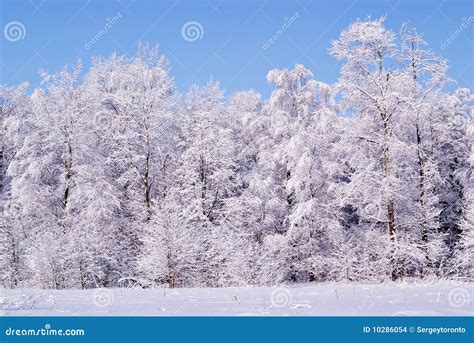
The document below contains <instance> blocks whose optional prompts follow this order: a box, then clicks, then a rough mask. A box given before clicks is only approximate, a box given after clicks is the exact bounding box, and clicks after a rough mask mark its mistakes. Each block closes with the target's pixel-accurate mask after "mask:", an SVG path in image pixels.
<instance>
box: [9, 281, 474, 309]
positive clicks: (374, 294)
mask: <svg viewBox="0 0 474 343" xmlns="http://www.w3.org/2000/svg"><path fill="white" fill-rule="evenodd" d="M472 299H474V291H473V287H472V284H469V283H454V282H443V283H424V284H413V283H384V284H360V283H357V284H356V283H353V284H342V283H322V284H316V283H314V284H305V285H298V286H280V287H259V288H186V289H185V288H182V289H130V288H126V289H118V288H116V289H88V290H39V289H16V290H0V313H1V314H2V315H7V316H8V315H11V316H79V315H80V316H184V315H187V316H470V315H472V314H473V313H474V311H473V302H472Z"/></svg>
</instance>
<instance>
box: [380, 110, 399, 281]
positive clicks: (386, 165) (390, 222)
mask: <svg viewBox="0 0 474 343" xmlns="http://www.w3.org/2000/svg"><path fill="white" fill-rule="evenodd" d="M382 119H383V132H384V138H385V143H384V145H385V146H384V149H383V169H384V176H385V177H386V178H388V177H389V176H390V155H389V151H388V140H389V130H388V122H387V116H386V115H385V114H382ZM387 227H388V235H389V237H390V243H391V244H392V248H391V256H390V264H391V268H392V272H391V278H392V280H396V279H398V277H399V273H398V271H397V269H396V263H397V262H396V260H395V257H394V256H393V255H394V251H393V245H394V243H395V209H394V203H393V198H392V195H391V194H389V195H388V196H387Z"/></svg>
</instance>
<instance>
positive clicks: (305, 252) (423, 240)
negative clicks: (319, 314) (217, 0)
mask: <svg viewBox="0 0 474 343" xmlns="http://www.w3.org/2000/svg"><path fill="white" fill-rule="evenodd" d="M425 45H426V44H425V42H424V41H423V38H422V36H421V35H420V34H419V33H417V32H416V30H414V29H409V28H407V27H403V28H402V30H401V32H400V33H399V34H395V33H394V32H392V31H390V30H388V29H386V28H385V27H384V20H383V19H378V20H367V21H356V22H354V23H353V24H352V25H350V27H348V28H347V29H346V30H344V31H343V32H342V33H341V34H340V36H339V38H337V39H336V40H334V41H333V42H332V47H331V49H330V53H331V54H332V55H333V56H335V58H337V59H338V60H340V61H342V68H341V74H340V78H339V81H338V82H337V83H336V84H335V85H328V84H325V83H323V82H319V81H316V80H315V79H314V78H313V75H312V73H311V72H310V71H309V70H308V69H306V68H305V67H304V66H302V65H296V66H295V67H294V69H291V70H287V69H284V70H272V71H270V72H269V73H268V75H267V79H268V81H269V82H270V83H271V84H273V85H274V86H275V90H274V91H273V93H272V95H271V97H270V99H269V100H268V101H264V100H262V98H261V96H260V94H258V93H256V92H255V91H242V92H238V93H236V94H234V95H232V96H231V97H225V96H224V93H223V91H222V90H221V89H220V88H219V84H218V83H217V82H216V81H213V80H211V81H210V82H209V83H208V84H207V85H205V86H202V87H200V86H192V87H191V88H190V89H189V91H188V92H187V93H186V94H179V93H178V92H177V91H176V89H175V88H174V85H173V80H172V78H171V76H170V74H169V66H168V63H167V61H166V59H165V58H164V57H163V56H161V55H160V54H159V51H158V49H157V48H153V47H148V46H146V45H144V46H141V47H140V48H139V49H138V52H137V54H136V55H135V56H133V57H127V56H119V55H112V56H110V57H109V58H105V59H104V58H101V59H96V60H94V61H93V63H92V66H91V68H90V69H89V70H88V71H87V72H85V73H84V72H83V71H82V68H81V65H80V63H78V64H76V65H75V66H73V67H72V68H69V69H68V68H64V69H63V70H61V71H60V72H58V73H55V74H50V73H47V72H41V76H42V78H43V82H42V85H41V87H39V88H37V89H34V90H33V91H31V92H30V91H28V85H27V84H21V85H19V86H14V87H11V86H6V85H4V86H1V88H0V120H1V136H0V144H1V146H0V167H1V168H0V170H1V173H0V207H1V214H2V215H1V217H0V270H2V273H0V284H1V285H2V286H3V287H7V288H15V287H41V288H55V289H62V288H90V287H116V286H133V285H140V286H143V287H149V286H167V287H224V286H231V285H263V284H276V283H281V282H308V281H330V280H336V281H339V280H348V281H363V280H368V281H383V280H398V279H403V278H406V277H415V278H462V279H471V278H472V263H471V262H472V261H471V257H470V256H471V255H470V254H471V252H472V248H473V227H474V208H473V204H474V189H473V188H474V187H473V176H472V175H471V172H472V166H473V164H474V153H473V151H474V150H473V136H474V128H473V124H472V121H470V119H471V111H472V100H473V96H472V95H471V92H470V90H469V89H457V90H455V91H453V92H446V91H444V85H445V84H446V83H447V82H450V81H451V80H449V78H448V77H447V75H446V70H447V63H446V61H445V60H444V59H443V58H441V57H439V56H437V55H435V54H434V53H433V52H432V51H431V50H429V49H428V48H427V47H426V46H425Z"/></svg>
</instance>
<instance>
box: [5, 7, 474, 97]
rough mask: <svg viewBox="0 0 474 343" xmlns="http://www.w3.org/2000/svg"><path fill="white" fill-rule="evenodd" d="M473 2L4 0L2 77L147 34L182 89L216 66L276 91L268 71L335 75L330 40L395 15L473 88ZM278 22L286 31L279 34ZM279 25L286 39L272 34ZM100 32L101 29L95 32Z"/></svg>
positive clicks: (54, 66) (241, 82)
mask: <svg viewBox="0 0 474 343" xmlns="http://www.w3.org/2000/svg"><path fill="white" fill-rule="evenodd" d="M473 4H474V2H472V1H470V0H452V1H445V0H433V1H428V0H418V1H413V0H412V1H409V0H387V1H384V0H380V1H376V0H332V1H315V0H313V1H309V0H294V1H289V0H288V1H282V0H280V1H265V0H258V1H257V0H255V1H251V0H241V1H237V0H231V1H215V0H214V1H212V0H209V1H207V0H194V1H191V0H175V1H151V0H97V1H90V0H69V1H66V0H64V1H59V0H16V1H15V0H0V13H1V14H0V20H1V28H2V31H3V35H2V37H1V43H0V48H1V50H0V51H1V52H0V66H1V74H0V83H6V84H16V83H19V82H21V81H29V82H30V83H31V84H32V85H37V84H38V81H39V76H38V69H39V68H43V69H47V70H48V71H56V70H58V69H60V68H61V67H62V66H63V65H64V64H65V63H69V64H71V63H74V62H75V61H76V60H77V59H78V58H81V60H82V61H83V63H84V65H85V67H87V66H88V65H89V63H90V60H91V58H92V57H93V56H107V55H109V54H110V53H112V52H117V53H120V54H129V55H132V54H133V53H134V52H135V50H136V47H137V44H138V42H140V41H141V42H150V43H152V44H154V43H155V42H158V43H159V44H160V46H161V51H162V53H164V54H165V55H166V56H167V57H168V59H169V60H170V63H171V66H172V75H173V76H174V78H175V84H176V86H177V88H178V90H180V91H183V90H186V89H187V88H188V87H189V86H190V85H191V84H192V83H205V82H206V81H207V80H208V79H209V77H210V76H213V77H214V78H215V79H217V80H219V81H220V82H221V85H222V87H223V88H224V89H225V90H226V91H227V93H232V92H234V91H236V90H240V89H250V88H253V89H255V90H257V91H260V92H262V93H263V94H264V96H265V97H267V96H268V95H269V94H270V92H271V90H272V88H271V86H270V85H268V84H267V82H266V79H265V75H266V73H267V72H268V70H270V69H273V68H291V67H292V66H294V65H295V64H296V63H302V64H304V65H305V66H306V67H308V68H309V69H311V70H312V71H313V73H314V76H315V78H316V79H318V80H321V81H324V82H328V83H333V82H335V81H336V80H337V78H338V74H339V67H340V64H339V63H338V62H337V61H336V60H335V59H334V58H333V57H331V56H330V55H329V54H328V52H327V49H328V48H329V47H330V42H331V40H332V39H335V38H336V37H337V36H338V34H339V33H340V31H341V30H342V29H344V28H345V27H347V26H348V25H349V24H350V23H351V22H353V21H354V20H356V19H357V18H361V19H364V18H366V17H368V16H371V17H372V18H377V17H380V16H383V15H387V21H386V25H387V27H389V28H391V29H393V30H395V31H398V30H399V28H400V26H401V25H402V23H403V22H409V23H410V25H411V26H414V27H416V28H417V29H418V31H420V32H423V33H424V35H425V39H426V40H427V41H428V43H429V45H430V47H431V48H432V49H433V50H435V51H437V52H438V53H440V54H441V55H443V56H444V57H446V58H447V59H448V60H449V65H450V70H449V74H450V76H451V77H452V78H454V79H455V80H457V85H456V86H460V87H468V88H471V89H472V88H473V87H472V86H473V27H474V17H473V16H474V11H473V7H474V5H473ZM11 22H18V23H20V24H21V25H22V26H23V27H21V26H20V27H19V29H20V31H21V34H20V36H15V35H14V34H15V32H14V30H13V29H14V28H12V27H11V26H14V24H15V25H19V24H18V23H14V24H11ZM189 22H196V23H197V24H196V23H192V24H194V25H197V26H195V27H196V28H197V30H198V31H199V32H198V33H199V34H198V36H197V37H194V36H186V35H184V36H183V33H182V29H183V26H184V25H185V24H186V23H189ZM107 23H109V25H108V26H109V27H108V28H107V29H106V30H104V29H105V28H106V25H107ZM285 23H286V26H285ZM9 24H10V26H8V25H9ZM192 24H191V25H192ZM7 26H8V27H7ZM201 28H202V30H201ZM7 29H10V30H13V31H8V32H7ZM279 29H280V30H283V31H284V32H283V33H282V34H280V35H278V34H277V31H278V30H279ZM101 30H103V31H102V34H101V33H100V31H101ZM189 32H191V33H192V29H191V31H189ZM17 33H18V31H17ZM275 34H277V39H276V40H275V41H274V42H271V43H270V42H269V40H270V39H271V38H272V36H274V35H275ZM96 35H98V37H99V39H98V40H97V41H96V42H92V39H93V38H94V37H95V36H96ZM450 37H451V39H450ZM7 38H8V39H7ZM19 38H21V39H19ZM185 38H187V39H185ZM194 38H197V39H196V40H193V39H194ZM448 40H449V41H448Z"/></svg>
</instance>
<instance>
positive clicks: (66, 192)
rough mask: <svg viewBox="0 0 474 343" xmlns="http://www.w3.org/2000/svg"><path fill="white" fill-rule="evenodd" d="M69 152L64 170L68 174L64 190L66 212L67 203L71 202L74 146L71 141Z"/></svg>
mask: <svg viewBox="0 0 474 343" xmlns="http://www.w3.org/2000/svg"><path fill="white" fill-rule="evenodd" d="M67 151H68V155H67V159H66V163H65V164H64V169H65V172H66V175H65V177H64V178H65V183H66V187H65V189H64V195H63V206H64V210H66V208H67V203H68V200H69V190H70V181H71V176H72V146H71V142H70V141H69V139H68V140H67Z"/></svg>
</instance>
